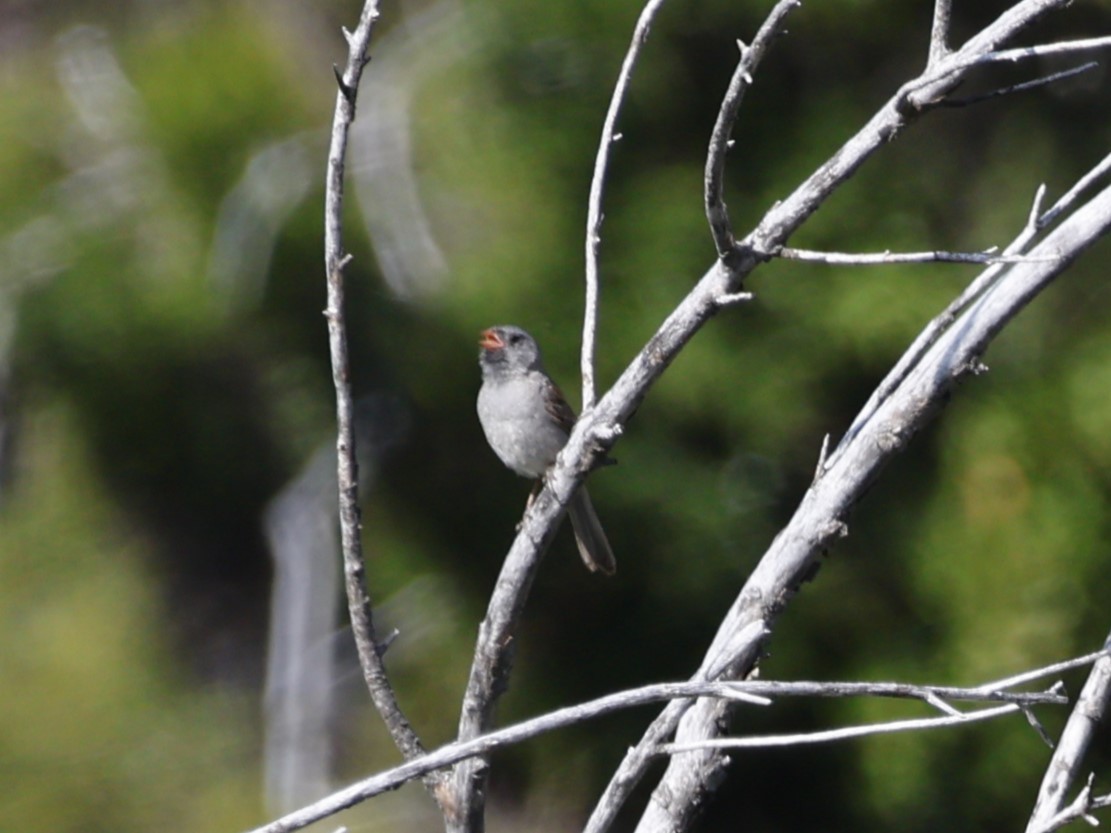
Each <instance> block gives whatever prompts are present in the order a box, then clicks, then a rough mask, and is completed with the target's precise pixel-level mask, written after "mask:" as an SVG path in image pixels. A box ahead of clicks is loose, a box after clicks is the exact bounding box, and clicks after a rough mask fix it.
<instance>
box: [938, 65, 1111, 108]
mask: <svg viewBox="0 0 1111 833" xmlns="http://www.w3.org/2000/svg"><path fill="white" fill-rule="evenodd" d="M1098 66H1099V64H1098V63H1096V62H1095V61H1089V62H1088V63H1086V64H1081V65H1080V66H1078V67H1071V68H1069V69H1063V70H1061V71H1060V72H1054V73H1052V74H1050V75H1045V76H1043V77H1041V78H1035V79H1033V80H1031V81H1023V82H1022V83H1021V84H1013V85H1011V86H1010V87H1000V88H999V89H998V90H992V91H991V92H987V93H983V94H982V95H974V96H969V97H968V98H947V99H945V100H944V101H941V102H938V103H939V105H940V106H942V107H970V106H972V105H974V104H980V103H981V102H984V101H989V100H991V99H993V98H999V97H1001V96H1005V95H1012V94H1014V93H1024V92H1028V91H1030V90H1036V89H1038V88H1040V87H1045V86H1048V85H1049V84H1054V83H1056V82H1057V81H1063V80H1065V79H1066V78H1072V77H1073V76H1074V75H1080V74H1081V73H1082V72H1087V71H1088V70H1090V69H1094V68H1095V67H1098Z"/></svg>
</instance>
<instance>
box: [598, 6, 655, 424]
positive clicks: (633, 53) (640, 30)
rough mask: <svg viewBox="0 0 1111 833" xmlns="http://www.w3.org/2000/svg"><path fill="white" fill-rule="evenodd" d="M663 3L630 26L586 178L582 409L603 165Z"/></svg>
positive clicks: (600, 208)
mask: <svg viewBox="0 0 1111 833" xmlns="http://www.w3.org/2000/svg"><path fill="white" fill-rule="evenodd" d="M663 4H664V0H649V2H648V3H647V4H646V5H645V7H644V9H643V11H641V13H640V17H639V18H638V20H637V23H636V27H635V28H634V29H633V39H632V42H631V43H630V44H629V49H628V51H627V52H626V53H625V60H624V61H622V62H621V72H619V73H618V75H617V83H616V84H614V87H613V95H612V96H611V98H610V104H609V109H608V110H606V118H605V121H604V122H603V123H602V138H601V140H600V141H599V142H598V154H597V156H595V158H594V176H593V177H592V178H591V180H590V199H589V201H588V203H587V214H586V304H585V310H584V312H583V344H582V357H581V372H582V377H583V396H582V409H583V410H584V411H585V410H587V409H589V408H592V407H594V401H595V395H596V394H595V385H594V353H595V345H596V343H597V333H598V289H599V287H598V283H599V277H598V247H599V245H600V244H601V242H602V219H603V217H604V215H603V213H602V192H603V190H604V189H605V185H606V169H607V167H608V166H609V155H610V147H611V146H612V145H613V144H614V142H617V141H618V140H619V139H620V138H621V136H620V134H618V133H617V132H616V129H617V116H618V113H620V112H621V105H622V104H624V102H625V95H626V94H627V93H628V90H629V82H630V80H631V79H632V77H633V69H634V68H635V67H636V63H637V59H638V58H639V57H640V48H641V47H642V46H644V42H645V41H646V40H648V32H649V31H650V30H651V28H652V20H653V19H654V18H655V16H656V12H658V11H659V9H660V7H661V6H662V5H663Z"/></svg>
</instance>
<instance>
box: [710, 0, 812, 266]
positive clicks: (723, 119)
mask: <svg viewBox="0 0 1111 833" xmlns="http://www.w3.org/2000/svg"><path fill="white" fill-rule="evenodd" d="M800 5H802V4H801V3H800V2H799V0H779V2H778V3H776V4H775V7H774V8H773V9H772V10H771V12H770V13H769V14H768V16H767V18H766V19H765V20H764V23H763V25H761V26H760V29H759V30H758V31H757V32H756V37H755V38H753V41H752V45H751V46H745V44H744V42H743V41H740V40H738V41H737V48H738V49H739V50H740V52H741V56H740V59H739V60H738V61H737V68H736V69H735V70H734V71H733V77H732V79H730V81H729V88H728V89H727V90H726V93H725V97H724V98H723V99H722V102H721V108H720V109H719V110H718V116H717V120H716V121H715V123H714V129H713V132H712V133H711V134H710V147H709V150H708V151H707V152H706V170H705V174H704V177H703V180H704V197H703V200H704V203H705V208H706V220H707V221H708V222H709V224H710V234H711V235H712V236H713V238H714V246H715V247H716V249H717V253H718V257H719V258H724V257H727V256H728V255H729V254H730V253H731V252H732V251H733V249H734V247H735V246H736V240H735V239H734V238H733V227H732V224H731V223H730V222H729V211H728V209H727V208H726V205H725V199H724V196H723V194H724V191H725V183H724V180H725V156H726V153H727V152H728V150H729V148H730V147H731V146H732V141H731V139H730V136H731V135H732V133H733V126H734V125H735V124H736V122H737V113H738V112H739V111H740V108H741V102H742V101H743V100H744V95H745V91H746V90H747V89H748V88H749V87H750V86H752V74H753V73H754V72H756V68H757V67H758V66H759V65H760V61H761V60H762V59H763V57H764V54H765V53H766V52H767V50H768V47H769V46H770V45H771V42H772V40H774V39H775V37H776V36H777V35H779V33H780V31H781V30H782V28H783V21H784V20H785V19H786V17H787V15H788V14H789V13H790V12H791V11H793V10H794V9H797V8H798V7H799V6H800Z"/></svg>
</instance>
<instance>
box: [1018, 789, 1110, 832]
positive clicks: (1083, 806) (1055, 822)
mask: <svg viewBox="0 0 1111 833" xmlns="http://www.w3.org/2000/svg"><path fill="white" fill-rule="evenodd" d="M1094 781H1095V775H1094V774H1093V775H1089V776H1088V783H1086V784H1085V785H1084V786H1083V787H1082V788H1081V789H1080V792H1079V793H1077V796H1076V798H1074V799H1073V800H1072V803H1071V804H1069V806H1068V807H1065V808H1064V809H1063V810H1061V812H1059V813H1057V815H1055V816H1054V817H1053V818H1051V819H1049V820H1048V821H1046V822H1045V823H1044V824H1043V825H1042V826H1040V827H1038V828H1036V830H1037V833H1050V831H1053V830H1059V829H1060V828H1062V827H1064V826H1065V825H1066V824H1071V823H1072V822H1074V821H1084V822H1087V823H1088V824H1090V825H1091V826H1092V827H1099V819H1097V818H1096V817H1095V816H1093V815H1091V811H1092V810H1102V809H1103V808H1105V807H1111V795H1101V796H1099V797H1093V796H1092V783H1093V782H1094Z"/></svg>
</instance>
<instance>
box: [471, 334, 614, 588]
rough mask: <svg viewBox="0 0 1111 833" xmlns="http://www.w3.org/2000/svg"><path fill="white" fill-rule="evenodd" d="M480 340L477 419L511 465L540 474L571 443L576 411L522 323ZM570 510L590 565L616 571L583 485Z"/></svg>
mask: <svg viewBox="0 0 1111 833" xmlns="http://www.w3.org/2000/svg"><path fill="white" fill-rule="evenodd" d="M479 344H480V346H481V348H482V349H481V350H480V351H479V356H478V359H479V365H480V366H481V368H482V388H481V389H480V390H479V392H478V419H479V422H481V423H482V430H483V432H484V433H485V434H486V441H487V442H488V443H489V444H490V447H491V448H492V449H493V450H494V453H495V454H497V455H498V459H500V460H501V461H502V462H503V463H504V464H505V465H506V466H507V467H508V468H509V469H511V470H512V471H514V472H516V473H517V474H519V475H521V476H522V477H528V478H531V479H534V480H535V479H539V478H540V477H543V475H544V472H546V471H547V470H548V468H549V467H550V466H551V465H552V463H554V462H555V458H556V455H558V454H559V452H560V450H561V449H562V448H563V446H564V445H566V444H567V437H568V436H569V435H570V433H571V428H572V426H574V424H575V413H574V411H572V410H571V406H570V405H568V404H567V400H566V399H564V397H563V394H562V393H561V392H560V390H559V388H558V387H557V386H556V383H555V382H553V381H552V380H551V377H549V376H548V374H547V373H546V372H545V370H544V365H543V362H542V360H541V357H540V348H539V347H538V346H537V344H536V341H535V339H533V337H532V336H530V335H529V334H528V333H526V332H525V331H524V330H522V329H521V328H520V327H514V326H511V325H504V326H499V327H491V328H490V329H488V330H486V331H484V332H483V333H482V338H481V339H480V340H479ZM567 514H568V515H569V516H570V517H571V527H572V529H573V530H574V533H575V543H577V544H578V547H579V554H580V555H581V556H582V559H583V562H584V563H585V564H586V566H587V567H588V568H589V569H591V570H600V571H601V572H603V573H606V574H613V572H614V571H615V570H616V569H617V563H616V561H615V560H614V557H613V550H611V549H610V545H609V541H608V540H607V539H606V534H605V532H603V530H602V525H601V523H599V521H598V516H597V514H595V512H594V506H593V505H592V504H591V502H590V495H589V494H588V493H587V491H586V487H585V486H580V487H579V490H578V491H577V492H576V493H575V495H574V497H572V498H571V501H570V502H569V503H568V504H567Z"/></svg>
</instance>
